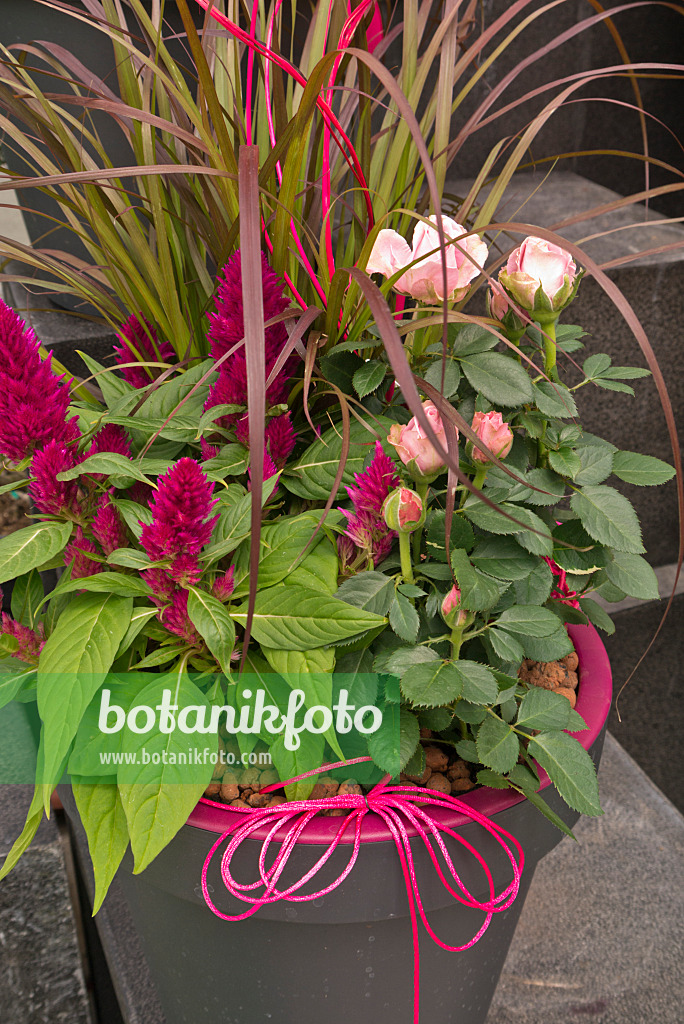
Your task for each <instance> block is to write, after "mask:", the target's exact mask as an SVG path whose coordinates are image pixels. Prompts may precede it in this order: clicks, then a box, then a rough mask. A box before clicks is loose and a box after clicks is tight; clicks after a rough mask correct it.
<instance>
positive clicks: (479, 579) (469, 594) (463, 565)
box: [451, 548, 500, 611]
mask: <svg viewBox="0 0 684 1024" xmlns="http://www.w3.org/2000/svg"><path fill="white" fill-rule="evenodd" d="M451 565H452V568H453V570H454V574H455V576H456V579H457V581H458V585H459V587H460V590H461V602H462V604H463V606H464V607H465V608H467V609H468V610H469V611H484V610H485V609H487V608H493V607H494V605H495V604H496V603H497V601H498V600H499V595H500V589H499V584H497V583H496V582H495V581H494V580H493V579H491V578H490V577H489V576H485V574H484V573H482V572H480V571H479V570H478V569H475V568H474V567H473V566H472V565H471V563H470V559H469V558H468V556H467V555H466V553H465V551H464V550H463V549H462V548H456V549H455V550H454V551H452V553H451Z"/></svg>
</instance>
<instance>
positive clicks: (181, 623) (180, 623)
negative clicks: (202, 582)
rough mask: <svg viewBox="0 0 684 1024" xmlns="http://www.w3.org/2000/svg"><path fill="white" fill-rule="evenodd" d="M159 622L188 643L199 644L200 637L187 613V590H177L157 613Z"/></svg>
mask: <svg viewBox="0 0 684 1024" xmlns="http://www.w3.org/2000/svg"><path fill="white" fill-rule="evenodd" d="M159 618H160V620H161V622H162V623H163V624H164V625H165V626H166V628H167V629H168V631H169V632H170V633H174V634H175V635H176V636H179V637H181V639H183V640H185V642H186V643H188V644H200V643H201V642H202V638H201V636H200V635H199V633H198V632H197V630H196V629H195V627H194V626H193V624H192V621H191V620H190V616H189V615H188V592H187V590H177V591H176V592H175V594H174V595H173V598H172V599H171V604H170V605H169V607H168V608H165V609H164V610H163V611H162V612H160V614H159Z"/></svg>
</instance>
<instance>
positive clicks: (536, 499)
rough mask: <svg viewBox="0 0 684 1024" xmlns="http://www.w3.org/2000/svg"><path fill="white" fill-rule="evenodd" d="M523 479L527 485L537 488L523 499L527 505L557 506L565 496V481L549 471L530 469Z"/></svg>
mask: <svg viewBox="0 0 684 1024" xmlns="http://www.w3.org/2000/svg"><path fill="white" fill-rule="evenodd" d="M525 479H526V481H527V483H529V484H532V485H533V486H534V487H538V488H539V490H537V491H533V490H530V492H529V494H528V495H527V496H526V497H525V502H526V504H528V505H557V504H558V502H559V501H560V500H561V498H562V497H563V495H564V494H565V490H566V485H565V481H564V480H561V478H560V477H559V476H557V475H556V474H555V473H552V472H551V470H549V469H532V470H530V472H529V473H528V474H527V477H526V478H525Z"/></svg>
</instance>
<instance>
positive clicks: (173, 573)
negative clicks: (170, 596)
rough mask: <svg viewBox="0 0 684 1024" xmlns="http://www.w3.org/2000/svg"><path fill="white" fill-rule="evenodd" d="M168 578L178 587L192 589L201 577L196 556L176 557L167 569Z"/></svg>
mask: <svg viewBox="0 0 684 1024" xmlns="http://www.w3.org/2000/svg"><path fill="white" fill-rule="evenodd" d="M168 574H169V576H170V578H171V579H172V580H173V581H174V583H177V584H178V585H179V586H180V587H194V586H195V585H196V584H197V583H199V581H200V579H201V576H202V569H201V568H200V564H199V558H198V557H197V555H177V556H176V557H175V558H174V560H173V562H172V563H171V565H170V566H169V569H168Z"/></svg>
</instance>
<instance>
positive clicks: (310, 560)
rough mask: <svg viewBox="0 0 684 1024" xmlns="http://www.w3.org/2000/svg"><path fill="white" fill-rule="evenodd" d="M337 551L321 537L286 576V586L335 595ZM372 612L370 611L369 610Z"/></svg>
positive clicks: (330, 542)
mask: <svg viewBox="0 0 684 1024" xmlns="http://www.w3.org/2000/svg"><path fill="white" fill-rule="evenodd" d="M338 571H339V570H338V559H337V549H336V548H335V546H334V545H333V543H332V541H330V540H329V539H328V538H327V537H323V539H322V540H321V542H320V543H319V544H316V546H315V547H314V549H313V550H309V551H307V553H306V555H305V556H304V558H303V559H302V561H301V562H300V563H299V565H298V566H297V568H296V569H294V570H293V571H292V572H291V573H290V574H289V575H288V576H286V577H285V582H286V583H287V585H288V586H298V587H307V588H308V589H309V590H322V591H323V593H324V594H330V595H332V594H336V592H337V575H338ZM370 610H371V611H372V609H370Z"/></svg>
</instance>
